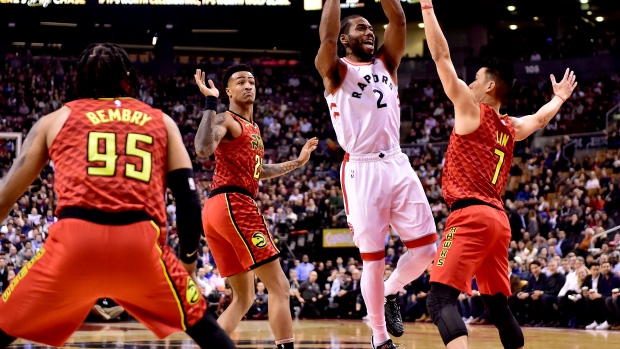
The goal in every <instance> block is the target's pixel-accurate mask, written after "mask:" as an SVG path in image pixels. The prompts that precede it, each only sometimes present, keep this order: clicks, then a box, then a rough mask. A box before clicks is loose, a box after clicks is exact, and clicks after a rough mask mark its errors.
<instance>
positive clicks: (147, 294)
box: [111, 222, 207, 337]
mask: <svg viewBox="0 0 620 349" xmlns="http://www.w3.org/2000/svg"><path fill="white" fill-rule="evenodd" d="M120 229H122V228H120ZM126 229H127V228H126ZM126 233H127V234H133V235H134V236H135V240H134V241H133V243H140V246H139V247H136V248H135V249H134V253H133V254H132V255H130V256H126V257H124V258H119V262H124V263H126V264H127V265H128V266H131V270H135V271H136V272H126V273H119V277H118V278H117V279H118V281H120V282H121V284H122V287H118V288H116V289H115V290H114V292H113V294H112V295H111V297H112V298H113V299H114V300H116V301H117V302H118V304H119V305H120V306H122V307H123V308H125V309H126V310H127V312H128V313H130V314H131V315H132V316H134V317H135V318H136V319H137V320H139V321H140V322H142V323H143V324H144V325H145V326H146V327H147V328H149V329H150V330H151V331H153V333H155V334H156V335H157V336H159V337H165V336H167V335H169V334H171V333H174V332H179V331H185V330H186V329H187V328H188V327H190V326H192V325H194V324H195V323H196V322H198V321H199V320H200V319H201V318H202V317H203V316H204V312H205V311H206V309H207V304H206V301H205V299H204V298H203V297H202V295H201V294H200V289H199V288H198V287H197V285H196V284H195V283H194V281H193V280H192V279H191V278H190V276H189V274H188V273H187V271H186V270H185V268H184V267H183V266H182V264H181V263H180V262H179V260H178V259H177V257H176V255H175V254H174V252H173V251H172V248H171V247H170V246H168V245H165V244H162V243H161V242H158V241H159V240H160V239H159V238H160V237H161V235H162V234H165V233H166V232H165V231H162V230H160V228H159V227H157V225H155V224H154V223H152V222H145V223H144V224H141V225H140V226H139V227H135V226H134V227H132V228H131V231H130V230H127V232H126ZM137 239H143V241H138V240H137Z"/></svg>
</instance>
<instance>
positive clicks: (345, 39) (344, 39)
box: [340, 34, 349, 47]
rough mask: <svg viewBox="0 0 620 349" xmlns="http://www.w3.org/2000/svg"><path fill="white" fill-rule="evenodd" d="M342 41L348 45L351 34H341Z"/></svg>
mask: <svg viewBox="0 0 620 349" xmlns="http://www.w3.org/2000/svg"><path fill="white" fill-rule="evenodd" d="M340 42H341V43H342V44H343V45H344V46H345V47H346V46H347V44H348V43H349V36H348V35H347V34H340Z"/></svg>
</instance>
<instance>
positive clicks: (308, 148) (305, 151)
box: [297, 137, 319, 166]
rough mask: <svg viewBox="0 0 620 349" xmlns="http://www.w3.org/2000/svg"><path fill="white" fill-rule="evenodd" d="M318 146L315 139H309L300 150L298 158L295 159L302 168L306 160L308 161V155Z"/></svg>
mask: <svg viewBox="0 0 620 349" xmlns="http://www.w3.org/2000/svg"><path fill="white" fill-rule="evenodd" d="M318 145H319V140H318V139H317V138H316V137H312V138H310V139H309V140H308V141H307V142H306V144H305V145H304V147H303V148H302V149H301V152H300V153H299V157H298V158H297V159H298V160H299V161H301V165H302V166H303V165H304V164H305V163H306V162H308V160H310V153H312V152H313V151H315V150H316V147H317V146H318Z"/></svg>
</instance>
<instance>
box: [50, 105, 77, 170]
mask: <svg viewBox="0 0 620 349" xmlns="http://www.w3.org/2000/svg"><path fill="white" fill-rule="evenodd" d="M75 102H77V101H73V102H69V103H66V104H65V105H64V106H65V107H67V108H69V115H67V119H65V122H64V123H63V124H62V127H61V128H60V130H59V131H58V133H57V134H56V136H55V137H54V140H53V141H52V144H51V145H50V146H49V147H48V148H47V155H48V156H49V157H50V159H51V158H52V153H53V152H54V149H55V147H56V144H58V141H57V140H58V138H59V137H60V136H61V135H62V134H63V132H65V129H66V126H67V122H69V119H70V118H71V114H73V108H71V106H73V105H74V104H75Z"/></svg>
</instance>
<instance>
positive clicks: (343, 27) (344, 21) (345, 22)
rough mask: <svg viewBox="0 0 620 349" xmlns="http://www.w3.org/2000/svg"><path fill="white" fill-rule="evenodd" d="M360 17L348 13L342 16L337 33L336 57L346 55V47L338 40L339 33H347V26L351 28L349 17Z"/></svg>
mask: <svg viewBox="0 0 620 349" xmlns="http://www.w3.org/2000/svg"><path fill="white" fill-rule="evenodd" d="M359 17H362V16H360V15H350V16H347V17H345V18H343V19H342V20H341V21H340V32H339V33H338V57H340V58H342V57H346V56H347V48H346V47H344V44H343V43H342V42H340V35H342V34H349V28H351V21H350V20H351V19H354V18H359Z"/></svg>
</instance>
